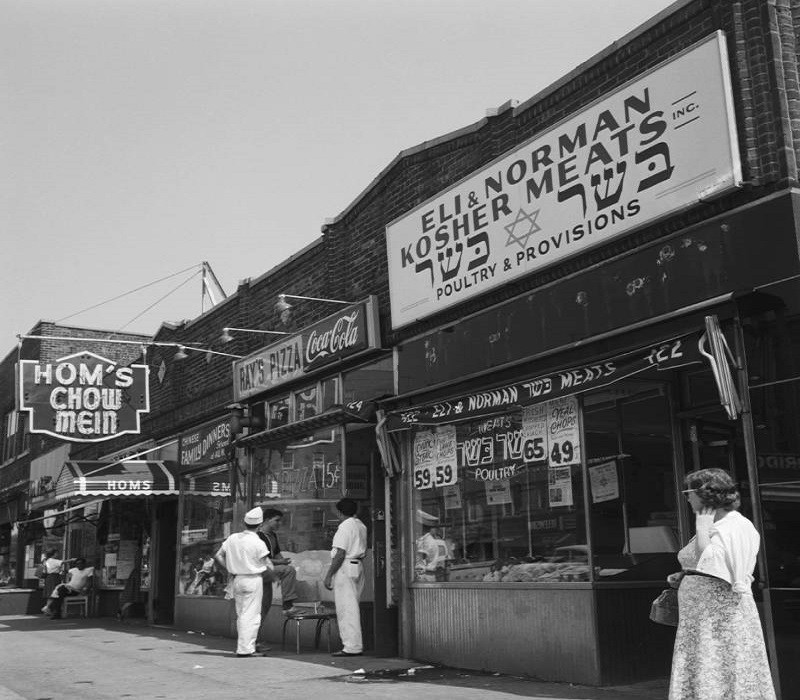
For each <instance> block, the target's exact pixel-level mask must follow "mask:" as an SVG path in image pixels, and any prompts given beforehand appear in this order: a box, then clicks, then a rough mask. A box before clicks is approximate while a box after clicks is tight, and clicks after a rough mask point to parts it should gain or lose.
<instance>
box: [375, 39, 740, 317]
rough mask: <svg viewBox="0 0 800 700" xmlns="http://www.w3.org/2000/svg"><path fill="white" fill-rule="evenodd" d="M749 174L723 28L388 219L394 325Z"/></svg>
mask: <svg viewBox="0 0 800 700" xmlns="http://www.w3.org/2000/svg"><path fill="white" fill-rule="evenodd" d="M740 184H741V166H740V162H739V152H738V147H737V139H736V127H735V123H734V117H733V105H732V99H731V87H730V76H729V73H728V61H727V51H726V48H725V37H724V35H723V34H722V33H721V32H717V33H716V34H713V35H712V36H710V37H709V38H707V39H705V40H704V41H702V42H700V43H698V44H696V45H695V46H693V47H691V48H690V49H688V50H687V51H685V52H683V53H681V54H678V55H677V56H675V57H673V58H671V59H670V60H668V61H666V62H665V63H662V64H660V65H659V66H657V67H656V68H654V69H653V70H651V71H649V72H648V73H646V74H644V75H643V76H641V77H639V78H637V79H635V80H633V81H631V82H629V83H627V84H626V85H624V86H623V87H621V88H619V89H617V90H616V91H615V92H613V93H611V94H609V95H607V96H604V97H602V98H600V99H599V100H598V101H596V102H595V103H594V104H592V105H591V106H589V107H587V108H586V109H584V110H583V111H581V112H579V113H577V114H575V115H573V116H571V117H569V118H567V119H566V120H564V121H562V122H560V123H559V124H556V125H555V126H553V127H551V128H550V129H548V130H547V131H545V132H543V133H541V134H539V135H537V136H535V137H534V138H533V139H531V140H529V141H527V142H526V143H524V144H522V145H521V146H519V147H516V148H515V149H514V150H513V151H510V152H508V153H507V154H506V155H504V156H501V157H500V158H499V159H498V160H496V161H494V162H493V163H491V164H490V165H487V166H486V167H484V168H482V169H481V170H479V171H477V172H475V173H473V174H472V175H469V176H468V177H467V178H465V179H464V180H462V181H461V182H459V183H457V184H456V185H454V186H452V187H450V188H449V189H447V190H445V191H443V192H440V193H439V194H437V195H436V196H435V197H433V198H432V199H430V200H428V201H427V202H425V203H423V204H421V205H420V206H418V207H416V208H415V209H413V210H412V211H411V212H409V213H408V214H406V215H404V216H402V217H401V218H399V219H396V220H395V221H393V222H392V223H390V224H389V225H388V226H387V227H386V241H387V253H388V260H389V289H390V296H391V309H392V327H393V328H399V327H401V326H405V325H408V324H409V323H413V322H414V321H416V320H419V319H422V318H426V317H428V316H430V315H431V314H434V313H438V312H439V311H442V310H444V309H445V308H448V307H450V306H453V305H454V304H458V303H460V302H462V301H465V300H466V299H469V298H471V297H474V296H476V295H478V294H483V293H484V292H487V291H488V290H490V289H493V288H495V287H498V286H500V285H502V284H505V283H507V282H510V281H512V280H514V279H517V278H519V277H523V276H525V275H528V274H530V273H532V272H534V271H536V270H539V269H541V268H544V267H546V266H548V265H552V264H554V263H556V262H557V261H559V260H561V259H563V258H566V257H569V256H572V255H576V254H578V253H580V252H583V251H584V250H586V249H587V248H590V247H592V246H597V245H601V244H603V243H606V242H608V241H609V240H611V239H613V238H615V237H618V236H621V235H623V234H626V233H630V232H632V231H633V230H635V229H638V228H641V227H643V226H644V225H646V224H649V223H652V222H654V221H656V220H658V219H661V218H663V217H665V216H667V215H669V214H672V213H674V212H677V211H680V210H681V209H684V208H686V207H689V206H692V205H695V204H697V203H698V202H699V201H702V200H704V199H706V198H709V197H714V196H717V195H719V194H722V193H723V192H725V191H727V190H729V189H731V188H734V187H738V186H739V185H740Z"/></svg>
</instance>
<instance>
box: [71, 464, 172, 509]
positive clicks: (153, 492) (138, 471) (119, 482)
mask: <svg viewBox="0 0 800 700" xmlns="http://www.w3.org/2000/svg"><path fill="white" fill-rule="evenodd" d="M178 485H179V477H178V471H177V464H176V463H175V462H163V461H145V460H123V461H120V462H95V461H86V462H72V461H70V462H65V463H64V468H63V469H62V470H61V474H60V476H59V477H58V481H57V482H56V500H62V499H65V498H73V497H76V496H177V495H178Z"/></svg>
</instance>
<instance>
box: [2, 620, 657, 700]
mask: <svg viewBox="0 0 800 700" xmlns="http://www.w3.org/2000/svg"><path fill="white" fill-rule="evenodd" d="M234 645H235V641H234V640H232V639H227V638H223V637H213V636H210V635H205V634H203V633H193V632H187V631H183V630H177V629H174V628H172V627H165V626H147V625H145V624H144V623H143V622H142V621H138V620H135V621H131V622H127V623H125V622H118V621H117V620H115V619H113V618H99V619H97V618H95V619H88V620H82V619H65V620H50V619H48V618H46V617H44V616H31V615H19V616H12V615H9V616H0V659H2V667H3V669H4V671H3V673H2V674H1V675H0V700H72V699H73V698H74V699H75V700H78V699H80V700H95V699H98V700H99V699H102V698H132V699H133V700H145V699H148V700H149V699H150V698H166V699H168V700H172V699H175V700H182V699H184V698H185V699H186V700H197V698H198V697H203V696H208V697H220V696H221V697H224V698H226V699H227V698H242V699H243V700H244V699H246V700H250V698H252V697H258V696H261V695H264V694H266V693H269V694H270V695H271V696H272V697H276V698H281V699H283V698H304V699H305V698H310V697H324V698H325V700H336V699H338V698H342V699H344V698H347V699H348V700H357V699H358V698H365V699H369V700H372V699H373V698H387V699H389V698H408V697H411V696H413V697H414V699H415V700H429V699H430V700H451V699H452V698H453V697H458V698H459V700H472V699H473V698H474V699H475V700H477V699H478V698H481V700H501V699H509V700H510V699H511V698H534V699H544V698H560V699H562V700H664V698H666V696H667V682H666V680H665V679H661V680H658V681H652V682H646V683H638V684H635V685H627V686H613V687H604V688H593V687H587V686H580V685H574V684H570V683H549V682H545V681H540V680H536V679H532V678H523V677H519V676H508V675H501V674H492V673H480V672H475V671H465V670H459V669H453V668H445V667H439V666H432V665H428V664H424V663H422V662H416V661H413V660H409V659H400V658H385V657H375V656H369V655H365V656H360V657H353V658H332V657H331V656H330V654H328V653H327V652H324V653H323V652H319V651H314V650H301V653H300V655H297V654H295V652H294V649H292V648H290V645H287V649H286V650H285V651H284V650H281V648H280V645H273V647H272V650H271V651H270V653H269V654H268V656H267V657H266V658H254V659H237V658H236V657H235V656H234V654H233V651H234ZM9 670H11V671H12V672H11V673H9V672H8V671H9Z"/></svg>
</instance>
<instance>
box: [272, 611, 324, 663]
mask: <svg viewBox="0 0 800 700" xmlns="http://www.w3.org/2000/svg"><path fill="white" fill-rule="evenodd" d="M335 619H336V613H335V612H322V613H315V612H311V611H309V612H307V613H298V614H297V615H290V616H289V617H287V618H286V619H285V620H284V621H283V632H282V634H281V649H286V625H288V624H289V623H290V622H294V623H295V645H296V647H297V653H298V654H299V653H300V623H301V622H303V621H305V620H314V621H315V622H316V626H315V628H314V649H319V638H320V636H322V628H323V627H325V628H327V631H328V653H330V651H331V620H335Z"/></svg>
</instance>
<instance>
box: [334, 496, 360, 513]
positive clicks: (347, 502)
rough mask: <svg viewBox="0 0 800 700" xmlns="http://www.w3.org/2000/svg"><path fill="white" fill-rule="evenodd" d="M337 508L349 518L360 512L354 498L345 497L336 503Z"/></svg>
mask: <svg viewBox="0 0 800 700" xmlns="http://www.w3.org/2000/svg"><path fill="white" fill-rule="evenodd" d="M336 510H338V511H339V512H340V513H341V514H342V515H346V516H347V517H348V518H349V517H350V516H351V515H355V514H356V513H358V504H357V503H356V502H355V501H354V500H353V499H352V498H343V499H342V500H341V501H339V502H338V503H337V504H336Z"/></svg>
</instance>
